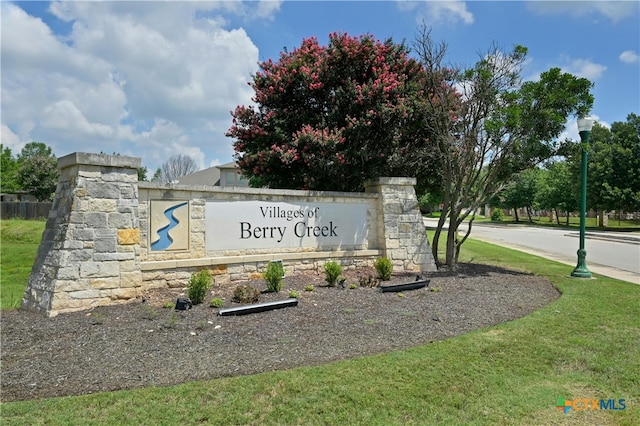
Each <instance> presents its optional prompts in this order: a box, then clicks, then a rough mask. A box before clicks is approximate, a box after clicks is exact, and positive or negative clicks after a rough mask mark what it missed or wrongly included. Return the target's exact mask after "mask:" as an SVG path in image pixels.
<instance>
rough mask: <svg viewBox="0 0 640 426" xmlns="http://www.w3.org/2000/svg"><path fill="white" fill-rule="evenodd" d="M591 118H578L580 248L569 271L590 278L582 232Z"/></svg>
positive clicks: (585, 205) (573, 275)
mask: <svg viewBox="0 0 640 426" xmlns="http://www.w3.org/2000/svg"><path fill="white" fill-rule="evenodd" d="M592 127H593V120H591V119H589V118H580V119H578V132H580V140H581V144H580V145H581V147H582V167H581V179H580V248H579V249H578V264H577V265H576V267H575V269H574V270H573V272H572V273H571V276H572V277H577V278H591V272H589V269H587V251H586V250H585V249H584V234H585V227H586V216H587V157H588V155H589V137H590V136H591V128H592Z"/></svg>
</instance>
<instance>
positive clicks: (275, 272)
mask: <svg viewBox="0 0 640 426" xmlns="http://www.w3.org/2000/svg"><path fill="white" fill-rule="evenodd" d="M262 277H263V278H264V279H265V280H266V281H267V291H268V292H269V293H277V292H279V291H280V290H282V277H284V269H283V268H282V263H279V262H269V264H268V265H267V267H266V268H265V270H264V271H263V272H262Z"/></svg>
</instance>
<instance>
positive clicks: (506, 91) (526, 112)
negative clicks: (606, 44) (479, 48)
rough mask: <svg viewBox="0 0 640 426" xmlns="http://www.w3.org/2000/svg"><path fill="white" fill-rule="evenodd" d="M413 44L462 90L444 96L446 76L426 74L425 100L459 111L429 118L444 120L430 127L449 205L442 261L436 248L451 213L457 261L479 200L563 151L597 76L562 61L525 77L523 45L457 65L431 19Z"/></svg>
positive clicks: (450, 246) (430, 68)
mask: <svg viewBox="0 0 640 426" xmlns="http://www.w3.org/2000/svg"><path fill="white" fill-rule="evenodd" d="M414 45H415V50H416V52H417V54H418V56H419V57H420V60H421V62H422V63H423V65H424V67H425V68H426V69H427V75H428V76H433V75H444V76H446V78H445V80H446V84H447V85H448V86H449V87H451V88H457V89H458V90H459V91H460V93H461V103H460V106H459V108H457V109H456V108H453V106H454V105H451V104H450V102H449V101H448V100H447V99H442V98H439V96H440V95H441V94H443V93H446V91H443V90H441V85H442V82H441V81H437V80H433V81H432V80H427V82H428V83H429V86H427V87H426V88H425V93H428V94H429V95H430V96H426V100H427V101H428V102H430V103H431V106H432V110H433V111H438V110H440V112H441V113H443V112H445V111H453V113H454V114H455V117H454V118H455V120H454V123H453V125H451V124H449V123H447V122H445V121H438V120H433V121H432V122H431V123H426V124H425V127H428V126H429V125H432V124H435V125H436V126H437V127H436V128H433V129H430V130H431V136H432V137H433V142H434V146H435V147H436V149H437V159H438V170H439V174H440V178H441V179H440V181H441V183H442V184H441V185H442V186H441V187H442V190H443V193H444V202H443V204H444V209H445V211H444V213H445V214H443V215H442V216H441V218H440V220H439V222H438V226H437V228H436V232H435V236H434V242H433V245H432V249H433V256H434V258H435V259H436V262H437V263H441V262H440V260H439V255H438V252H437V249H438V246H439V238H440V234H441V232H442V230H443V229H444V225H445V222H446V221H447V220H448V221H449V225H448V232H447V244H446V260H445V262H446V264H447V265H448V266H455V264H456V263H457V262H458V256H459V254H460V248H461V246H462V244H463V243H464V242H465V241H466V239H467V237H468V236H469V234H470V233H471V229H472V224H473V219H474V217H475V216H474V215H475V212H476V210H477V208H478V207H479V206H480V204H481V203H484V202H486V201H487V200H489V199H491V197H492V196H493V195H495V194H496V193H498V192H499V191H500V190H501V189H502V188H503V187H504V186H505V185H507V184H508V183H509V182H510V181H511V180H512V179H513V177H514V176H515V175H516V174H517V173H519V172H522V171H523V170H526V169H528V168H533V167H535V166H536V165H538V164H540V163H542V162H543V161H545V160H547V159H549V158H552V157H553V156H555V155H556V154H557V153H558V151H559V149H560V147H561V144H560V143H559V141H558V140H557V138H558V136H559V135H560V134H561V132H562V131H563V130H564V126H565V123H566V122H567V119H568V118H569V117H570V116H572V115H575V116H584V115H586V114H587V113H588V112H589V110H590V109H591V106H592V104H593V96H592V95H591V94H590V93H589V90H590V89H591V87H592V83H591V82H589V81H588V80H586V79H583V78H577V77H575V76H573V75H570V74H566V73H562V72H561V71H560V70H559V69H557V68H552V69H550V70H549V71H546V72H543V73H542V74H541V75H540V78H539V80H537V81H528V82H525V83H522V81H521V74H522V66H523V63H524V61H525V59H526V54H527V49H526V48H525V47H523V46H515V47H514V48H513V50H511V51H508V52H505V51H503V50H502V49H500V48H498V47H497V46H492V47H490V48H489V50H488V51H487V52H486V53H485V54H482V55H481V57H480V59H479V60H478V62H476V63H475V65H474V66H472V67H470V68H467V69H454V70H452V69H451V68H450V67H447V66H446V65H445V63H444V59H445V57H446V50H447V46H446V44H445V43H439V44H438V43H434V41H433V40H432V38H431V34H430V30H429V29H428V28H427V27H426V26H424V25H423V26H422V28H421V30H420V31H419V32H418V34H417V37H416V40H415V44H414ZM442 108H444V110H442ZM435 116H437V117H438V116H442V114H435ZM469 215H471V220H470V225H469V228H468V231H467V233H466V234H465V235H464V236H463V237H462V238H459V237H458V228H459V226H460V224H461V223H462V221H464V220H465V219H466V218H467V217H468V216H469Z"/></svg>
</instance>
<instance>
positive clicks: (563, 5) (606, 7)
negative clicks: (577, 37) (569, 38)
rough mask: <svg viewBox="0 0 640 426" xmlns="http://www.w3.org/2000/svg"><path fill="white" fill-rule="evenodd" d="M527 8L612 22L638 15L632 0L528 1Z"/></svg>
mask: <svg viewBox="0 0 640 426" xmlns="http://www.w3.org/2000/svg"><path fill="white" fill-rule="evenodd" d="M527 8H528V9H529V10H531V11H532V12H535V13H538V14H541V15H570V16H575V17H582V16H591V15H595V16H604V17H606V18H607V19H609V20H611V21H612V22H619V21H622V20H623V19H626V18H632V19H637V16H638V3H637V2H633V1H529V2H527Z"/></svg>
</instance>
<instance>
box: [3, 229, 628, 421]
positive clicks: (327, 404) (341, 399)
mask: <svg viewBox="0 0 640 426" xmlns="http://www.w3.org/2000/svg"><path fill="white" fill-rule="evenodd" d="M461 256H462V260H463V261H469V260H471V261H473V262H478V263H488V264H498V265H504V266H508V267H512V268H515V269H518V270H523V271H528V272H532V273H535V274H538V275H542V276H545V277H548V279H549V280H551V281H552V282H553V283H554V284H555V285H556V286H557V287H558V288H559V289H560V290H561V292H562V297H561V298H560V299H558V300H557V301H555V302H553V303H552V304H550V305H548V306H547V307H545V308H543V309H541V310H539V311H536V312H534V313H533V314H531V315H529V316H527V317H525V318H522V319H519V320H516V321H511V322H508V323H505V324H501V325H498V326H495V327H490V328H485V329H481V330H477V331H474V332H471V333H468V334H466V335H463V336H459V337H456V338H452V339H449V340H446V341H442V342H435V343H432V344H428V345H424V346H419V347H416V348H413V349H410V350H405V351H398V352H392V353H388V354H383V355H378V356H371V357H362V358H357V359H352V360H346V361H341V362H336V363H332V364H328V365H323V366H317V367H310V368H299V369H294V370H290V371H281V372H269V373H263V374H257V375H252V376H246V377H235V378H225V379H217V380H210V381H201V382H192V383H185V384H182V385H179V386H172V387H166V388H154V387H151V388H146V389H139V390H130V391H119V392H109V393H100V394H93V395H84V396H80V397H66V398H53V399H45V400H36V401H24V402H14V403H4V404H2V407H1V408H2V423H3V424H11V425H44V424H61V425H64V424H83V425H112V424H140V425H173V424H230V425H231V424H233V425H237V424H243V425H244V424H249V425H263V424H285V425H291V424H304V425H326V424H358V425H360V424H362V425H400V424H402V425H404V424H419V425H424V424H442V425H462V424H464V425H474V424H475V425H495V424H498V425H501V424H502V425H548V424H558V425H575V424H582V425H590V424H598V425H637V424H640V345H638V344H637V342H640V286H637V285H633V284H629V283H624V282H621V281H617V280H614V279H609V278H605V277H601V276H597V275H596V279H592V280H584V279H575V278H570V277H569V274H570V272H571V269H572V268H570V267H568V266H565V265H562V264H559V263H555V262H550V261H547V260H544V259H542V258H538V257H535V256H531V255H527V254H524V253H520V252H516V251H512V250H508V249H505V248H501V247H498V246H494V245H491V244H486V243H481V242H478V241H474V240H468V241H467V242H466V243H465V244H464V246H463V249H462V254H461ZM3 268H4V266H3ZM3 285H4V284H3ZM505 285H509V283H508V282H505ZM212 350H213V349H212ZM132 362H134V361H133V360H132ZM211 368H215V365H211ZM558 397H562V398H565V399H567V400H571V399H574V398H592V399H596V398H597V399H600V398H604V399H615V400H618V399H621V398H624V399H625V400H626V407H627V408H626V410H624V411H594V412H591V411H590V412H585V411H574V410H572V411H570V412H569V413H568V414H563V413H562V412H560V410H558V409H556V408H555V405H556V403H557V400H558Z"/></svg>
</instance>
